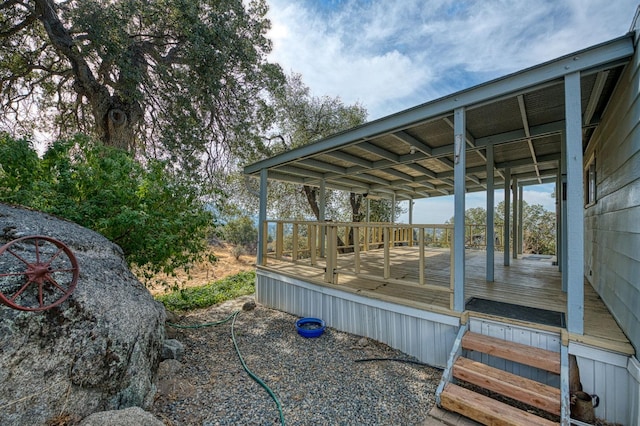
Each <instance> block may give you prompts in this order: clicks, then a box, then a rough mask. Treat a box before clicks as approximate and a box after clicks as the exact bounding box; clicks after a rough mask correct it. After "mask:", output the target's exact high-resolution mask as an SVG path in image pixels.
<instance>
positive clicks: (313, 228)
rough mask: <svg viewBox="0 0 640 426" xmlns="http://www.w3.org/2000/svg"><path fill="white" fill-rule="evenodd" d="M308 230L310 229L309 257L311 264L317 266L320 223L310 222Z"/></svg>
mask: <svg viewBox="0 0 640 426" xmlns="http://www.w3.org/2000/svg"><path fill="white" fill-rule="evenodd" d="M308 227H309V228H308V231H309V236H308V238H309V258H310V259H311V260H310V261H311V266H316V264H317V259H316V250H317V243H318V241H317V239H318V232H317V231H318V225H317V224H315V223H310V224H309V225H308Z"/></svg>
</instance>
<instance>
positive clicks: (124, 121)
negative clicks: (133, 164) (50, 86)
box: [35, 0, 144, 151]
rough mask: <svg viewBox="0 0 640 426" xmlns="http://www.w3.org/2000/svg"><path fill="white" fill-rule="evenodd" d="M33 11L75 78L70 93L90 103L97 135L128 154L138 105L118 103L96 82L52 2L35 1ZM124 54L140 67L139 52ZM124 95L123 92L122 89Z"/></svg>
mask: <svg viewBox="0 0 640 426" xmlns="http://www.w3.org/2000/svg"><path fill="white" fill-rule="evenodd" d="M35 8H36V13H37V16H38V19H39V20H40V22H42V25H43V27H44V29H45V31H46V32H47V35H48V37H49V40H51V44H52V45H53V46H54V47H55V49H56V50H57V51H58V52H59V53H60V54H62V55H64V56H65V57H66V58H67V59H68V60H69V62H70V63H71V68H72V71H73V77H74V79H75V81H74V83H73V88H74V90H75V91H76V93H78V95H80V96H81V97H85V98H86V99H88V100H89V103H90V104H91V109H92V111H93V117H94V119H95V123H96V125H95V130H96V133H97V136H98V137H99V138H100V139H101V140H102V142H103V143H104V144H105V145H107V146H113V147H117V148H121V149H125V150H128V151H131V150H132V149H133V148H134V146H135V144H134V141H135V130H136V127H137V125H138V123H139V122H140V120H141V119H142V115H143V113H142V108H141V107H140V104H139V103H138V102H136V101H126V102H125V101H122V100H121V98H120V97H118V96H117V95H112V94H111V93H110V92H109V89H108V88H107V87H106V86H104V85H102V84H100V82H98V80H96V78H95V75H94V73H93V70H92V68H91V67H90V66H89V64H88V63H87V61H86V59H85V58H84V56H83V54H82V52H81V50H80V49H79V48H78V43H77V41H76V40H74V38H73V36H72V35H71V32H70V30H69V29H67V28H66V27H65V25H64V23H63V21H62V20H61V19H60V17H59V16H58V10H57V8H56V3H55V1H54V0H36V1H35ZM128 53H129V54H130V55H131V56H132V60H133V62H132V63H135V64H137V65H139V66H140V67H143V66H144V62H143V61H138V62H135V61H136V60H138V59H139V57H138V56H139V55H140V52H138V51H136V50H135V49H130V51H129V52H128ZM136 55H137V56H136ZM121 83H122V87H129V88H131V85H128V86H127V85H126V84H124V83H125V82H121ZM124 92H125V93H126V90H125V91H124Z"/></svg>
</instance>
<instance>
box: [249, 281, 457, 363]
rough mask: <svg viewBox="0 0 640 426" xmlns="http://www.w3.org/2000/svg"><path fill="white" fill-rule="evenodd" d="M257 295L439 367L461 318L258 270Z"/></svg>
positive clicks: (267, 302) (258, 298)
mask: <svg viewBox="0 0 640 426" xmlns="http://www.w3.org/2000/svg"><path fill="white" fill-rule="evenodd" d="M256 301H257V302H258V303H260V304H262V305H265V306H267V307H270V308H273V309H278V310H281V311H284V312H288V313H290V314H293V315H297V316H301V317H315V318H321V319H323V320H324V321H325V323H326V324H327V326H328V327H332V328H335V329H337V330H340V331H344V332H347V333H352V334H356V335H358V336H365V337H368V338H371V339H374V340H377V341H379V342H383V343H386V344H387V345H389V346H391V347H392V348H395V349H399V350H401V351H402V352H404V353H406V354H408V355H411V356H414V357H416V358H417V359H418V360H420V361H422V362H425V363H427V364H429V365H433V366H435V367H440V368H444V367H445V366H446V365H447V358H448V356H449V351H450V350H451V347H452V346H453V342H454V340H455V338H456V333H457V331H458V328H459V318H458V317H455V316H447V315H442V314H437V313H432V312H426V311H421V310H418V309H414V308H409V307H406V306H403V305H397V304H394V303H389V302H385V301H381V300H376V299H371V298H366V297H362V296H359V295H356V294H353V293H349V292H346V291H341V290H336V289H333V288H328V287H323V286H318V285H315V284H312V283H309V282H306V281H302V280H298V279H295V278H292V277H288V276H284V275H280V274H275V273H272V272H270V271H266V270H260V269H259V270H258V271H257V276H256Z"/></svg>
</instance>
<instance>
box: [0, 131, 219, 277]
mask: <svg viewBox="0 0 640 426" xmlns="http://www.w3.org/2000/svg"><path fill="white" fill-rule="evenodd" d="M0 164H2V171H1V172H0V201H3V202H7V203H14V204H22V205H25V206H28V207H32V208H35V209H38V210H41V211H44V212H47V213H52V214H55V215H57V216H60V217H63V218H65V219H68V220H71V221H73V222H76V223H78V224H80V225H83V226H85V227H87V228H90V229H93V230H95V231H97V232H99V233H101V234H103V235H104V236H106V237H107V238H108V239H110V240H111V241H113V242H115V243H117V244H118V245H120V247H122V249H123V251H124V254H125V256H126V257H127V260H128V262H129V263H130V264H136V265H138V266H140V267H142V268H143V269H144V271H145V272H146V274H147V275H148V276H150V275H151V274H153V273H156V272H159V271H163V272H166V273H171V272H172V271H173V270H174V269H175V268H178V267H185V266H188V265H189V264H190V263H191V262H193V261H196V260H199V259H200V258H201V253H203V252H204V249H205V248H206V240H205V237H206V234H207V232H208V230H209V229H210V228H211V226H212V225H213V216H212V214H211V213H210V212H209V211H207V209H206V208H205V205H204V203H203V201H202V199H203V197H202V196H203V194H201V193H200V192H199V191H198V189H197V188H196V187H195V186H194V185H193V184H192V183H191V182H190V181H188V180H186V179H185V178H183V177H181V174H180V172H179V171H178V170H174V169H172V168H171V167H170V166H169V164H168V163H166V162H162V161H149V162H148V163H147V164H146V165H145V166H143V165H141V164H140V163H138V162H137V161H135V160H134V159H133V158H132V157H131V155H129V154H128V153H127V152H125V151H122V150H118V149H113V148H108V147H105V146H104V145H102V144H101V143H99V142H95V141H93V140H91V139H89V138H87V137H84V136H76V137H74V138H72V139H69V140H61V141H57V142H55V143H54V144H53V145H51V146H50V147H49V149H47V151H46V152H45V154H44V157H43V158H42V159H39V158H38V156H37V154H36V153H35V151H34V150H33V148H32V147H31V145H30V144H29V142H28V141H23V140H14V139H11V138H9V137H8V136H6V135H4V136H3V137H2V138H1V139H0Z"/></svg>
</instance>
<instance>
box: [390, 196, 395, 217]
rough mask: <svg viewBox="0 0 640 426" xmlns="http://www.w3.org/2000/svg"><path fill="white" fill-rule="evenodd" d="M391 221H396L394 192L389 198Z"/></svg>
mask: <svg viewBox="0 0 640 426" xmlns="http://www.w3.org/2000/svg"><path fill="white" fill-rule="evenodd" d="M390 222H391V223H396V194H395V193H394V194H393V197H392V199H391V220H390Z"/></svg>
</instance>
